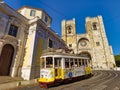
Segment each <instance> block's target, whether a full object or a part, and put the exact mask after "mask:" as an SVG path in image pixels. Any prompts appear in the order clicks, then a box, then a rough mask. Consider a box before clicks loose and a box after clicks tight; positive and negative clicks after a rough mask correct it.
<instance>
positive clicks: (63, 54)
mask: <svg viewBox="0 0 120 90" xmlns="http://www.w3.org/2000/svg"><path fill="white" fill-rule="evenodd" d="M41 57H65V58H82V59H89V58H88V57H83V56H79V55H75V54H70V53H60V52H46V53H43V54H42V55H41Z"/></svg>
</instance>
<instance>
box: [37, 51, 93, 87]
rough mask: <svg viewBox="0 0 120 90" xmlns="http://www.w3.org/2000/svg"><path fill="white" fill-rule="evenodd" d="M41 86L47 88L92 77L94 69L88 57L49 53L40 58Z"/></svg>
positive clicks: (39, 80)
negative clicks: (83, 77)
mask: <svg viewBox="0 0 120 90" xmlns="http://www.w3.org/2000/svg"><path fill="white" fill-rule="evenodd" d="M40 64H41V69H40V78H39V79H38V82H39V84H40V86H42V87H44V88H47V87H48V85H52V84H55V83H58V82H65V81H69V80H74V79H78V78H80V77H82V76H90V75H91V74H92V69H91V67H90V60H89V58H87V57H80V56H76V55H74V54H67V53H57V52H48V53H44V54H42V55H41V57H40Z"/></svg>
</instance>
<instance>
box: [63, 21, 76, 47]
mask: <svg viewBox="0 0 120 90" xmlns="http://www.w3.org/2000/svg"><path fill="white" fill-rule="evenodd" d="M62 39H63V40H64V41H65V43H66V44H67V46H68V47H69V49H76V25H75V19H73V20H67V21H66V20H63V21H62Z"/></svg>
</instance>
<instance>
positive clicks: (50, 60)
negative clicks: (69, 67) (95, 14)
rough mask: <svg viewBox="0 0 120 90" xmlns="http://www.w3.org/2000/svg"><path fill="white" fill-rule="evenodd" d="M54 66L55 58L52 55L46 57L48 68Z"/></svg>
mask: <svg viewBox="0 0 120 90" xmlns="http://www.w3.org/2000/svg"><path fill="white" fill-rule="evenodd" d="M52 67H53V59H52V57H47V58H46V68H52Z"/></svg>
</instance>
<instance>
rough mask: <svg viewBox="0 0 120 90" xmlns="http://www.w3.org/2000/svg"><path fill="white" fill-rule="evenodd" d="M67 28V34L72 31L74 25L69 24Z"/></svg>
mask: <svg viewBox="0 0 120 90" xmlns="http://www.w3.org/2000/svg"><path fill="white" fill-rule="evenodd" d="M66 29H67V34H71V33H72V26H71V25H69V26H67V27H66Z"/></svg>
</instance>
